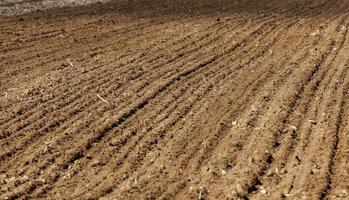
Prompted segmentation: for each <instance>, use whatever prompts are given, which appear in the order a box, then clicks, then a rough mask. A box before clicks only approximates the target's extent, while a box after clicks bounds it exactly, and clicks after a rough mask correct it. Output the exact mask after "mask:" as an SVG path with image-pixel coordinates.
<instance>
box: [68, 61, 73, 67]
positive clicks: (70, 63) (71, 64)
mask: <svg viewBox="0 0 349 200" xmlns="http://www.w3.org/2000/svg"><path fill="white" fill-rule="evenodd" d="M67 62H68V64H69V65H70V66H71V67H74V65H73V63H72V62H71V61H70V60H69V59H67Z"/></svg>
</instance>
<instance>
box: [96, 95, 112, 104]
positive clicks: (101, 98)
mask: <svg viewBox="0 0 349 200" xmlns="http://www.w3.org/2000/svg"><path fill="white" fill-rule="evenodd" d="M95 95H96V96H97V97H98V98H99V99H100V100H102V101H104V102H105V103H109V102H108V101H107V100H105V99H104V98H103V97H101V96H99V95H98V94H95Z"/></svg>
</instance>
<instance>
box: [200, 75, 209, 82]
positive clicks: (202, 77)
mask: <svg viewBox="0 0 349 200" xmlns="http://www.w3.org/2000/svg"><path fill="white" fill-rule="evenodd" d="M201 76H202V78H203V79H204V81H205V83H208V82H207V80H206V78H205V76H204V75H203V74H201Z"/></svg>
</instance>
